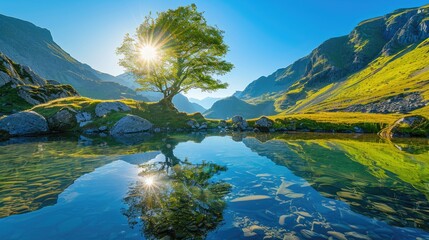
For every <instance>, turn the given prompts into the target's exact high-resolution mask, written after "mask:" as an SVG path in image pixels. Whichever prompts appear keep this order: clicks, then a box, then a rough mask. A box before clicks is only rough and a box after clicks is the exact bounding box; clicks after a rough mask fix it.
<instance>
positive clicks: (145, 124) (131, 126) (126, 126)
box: [110, 114, 153, 135]
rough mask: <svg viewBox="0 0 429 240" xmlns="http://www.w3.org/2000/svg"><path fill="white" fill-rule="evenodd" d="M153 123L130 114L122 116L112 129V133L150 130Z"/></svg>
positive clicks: (122, 133) (121, 133)
mask: <svg viewBox="0 0 429 240" xmlns="http://www.w3.org/2000/svg"><path fill="white" fill-rule="evenodd" d="M152 126H153V124H152V123H151V122H149V121H148V120H146V119H144V118H141V117H138V116H135V115H131V114H128V115H126V116H125V117H123V118H121V119H120V120H119V121H118V122H116V123H115V125H114V126H113V127H112V129H111V130H110V134H111V135H124V134H129V133H140V132H145V131H148V130H150V129H151V128H152Z"/></svg>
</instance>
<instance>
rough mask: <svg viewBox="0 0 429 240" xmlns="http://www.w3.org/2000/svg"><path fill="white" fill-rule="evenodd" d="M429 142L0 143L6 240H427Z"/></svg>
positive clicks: (197, 139)
mask: <svg viewBox="0 0 429 240" xmlns="http://www.w3.org/2000/svg"><path fill="white" fill-rule="evenodd" d="M428 145H429V144H428V140H427V139H403V140H401V141H400V142H396V143H392V142H384V141H382V140H380V139H378V138H377V136H373V135H360V136H354V135H332V134H270V135H265V134H257V135H255V134H250V135H247V136H246V135H242V134H237V135H232V136H231V135H225V136H219V135H206V136H205V135H201V134H189V135H168V136H167V135H160V136H147V135H141V136H133V137H130V138H127V139H110V138H93V139H90V138H78V137H73V136H71V137H61V138H55V139H52V138H27V139H16V140H10V141H8V142H2V143H0V166H1V168H0V239H151V238H162V237H165V238H164V239H169V237H170V238H185V239H186V238H188V239H199V238H200V239H204V238H205V239H429V201H428V197H429V147H428Z"/></svg>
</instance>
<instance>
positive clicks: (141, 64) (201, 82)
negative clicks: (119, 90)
mask: <svg viewBox="0 0 429 240" xmlns="http://www.w3.org/2000/svg"><path fill="white" fill-rule="evenodd" d="M223 33H224V32H223V31H221V30H220V29H218V28H217V27H215V26H210V25H208V24H207V21H206V19H205V18H204V16H203V13H202V12H198V11H197V7H196V5H195V4H192V5H190V6H186V7H179V8H177V9H175V10H168V11H165V12H161V13H158V14H157V16H156V18H153V17H152V16H151V15H149V16H147V17H146V18H145V20H144V22H143V23H142V24H141V25H140V26H139V27H138V28H137V30H136V35H135V36H132V37H131V36H129V35H126V36H125V38H124V41H123V43H122V45H121V46H120V47H119V48H118V49H117V53H118V54H119V55H122V56H123V57H122V58H121V59H120V61H119V64H120V65H121V66H123V67H124V68H125V69H127V70H128V71H129V72H131V73H133V74H134V75H135V76H136V77H137V79H138V80H137V82H138V83H139V84H140V85H141V86H142V88H141V90H149V91H156V92H162V93H163V94H164V97H165V98H168V99H170V100H171V98H172V97H173V96H174V95H176V94H178V93H180V92H187V91H189V90H191V89H201V90H203V91H214V90H217V89H222V88H226V87H227V86H228V84H226V83H222V82H220V81H219V80H218V79H216V78H215V76H220V75H224V74H226V73H227V72H229V71H231V70H232V68H233V65H232V64H231V63H229V62H227V61H225V60H224V57H225V55H226V54H227V52H228V46H227V45H226V44H225V43H224V40H223ZM147 46H150V47H153V48H154V49H156V52H157V56H156V59H154V60H153V61H148V60H144V59H143V60H142V56H141V55H140V53H139V49H141V48H142V47H147Z"/></svg>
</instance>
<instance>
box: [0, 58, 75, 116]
mask: <svg viewBox="0 0 429 240" xmlns="http://www.w3.org/2000/svg"><path fill="white" fill-rule="evenodd" d="M50 82H51V83H52V82H53V81H50ZM50 82H48V81H47V80H45V79H43V78H41V77H39V76H38V75H37V74H35V73H34V72H33V71H32V70H31V69H30V68H29V67H26V66H21V65H19V64H16V63H15V62H13V61H12V60H11V59H9V58H8V57H6V56H5V55H4V54H2V53H1V52H0V93H1V95H0V97H2V98H3V99H12V98H13V99H16V95H18V96H19V97H20V98H21V99H19V100H14V101H13V102H11V103H10V104H11V106H12V108H16V109H17V110H24V109H25V108H23V107H22V106H23V105H27V107H28V105H38V104H41V103H46V102H48V101H51V100H54V99H58V98H64V97H71V96H79V94H78V93H77V92H76V90H74V89H73V87H71V86H70V85H61V84H57V83H55V84H51V83H50ZM23 103H25V104H23ZM3 107H4V106H3ZM8 109H9V110H7V109H6V108H2V106H0V112H4V113H6V114H9V113H12V112H13V111H10V107H9V108H8Z"/></svg>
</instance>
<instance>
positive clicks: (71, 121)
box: [48, 108, 77, 131]
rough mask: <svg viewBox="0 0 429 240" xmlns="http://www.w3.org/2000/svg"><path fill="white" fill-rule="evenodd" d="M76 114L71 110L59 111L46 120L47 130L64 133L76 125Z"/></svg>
mask: <svg viewBox="0 0 429 240" xmlns="http://www.w3.org/2000/svg"><path fill="white" fill-rule="evenodd" d="M76 114H77V113H76V111H74V110H73V109H70V108H66V109H61V110H60V111H58V112H57V113H55V114H54V115H53V116H52V117H50V118H48V125H49V129H50V130H51V131H66V130H68V129H71V128H73V127H75V126H76V125H77V120H76V117H75V116H76Z"/></svg>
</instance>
